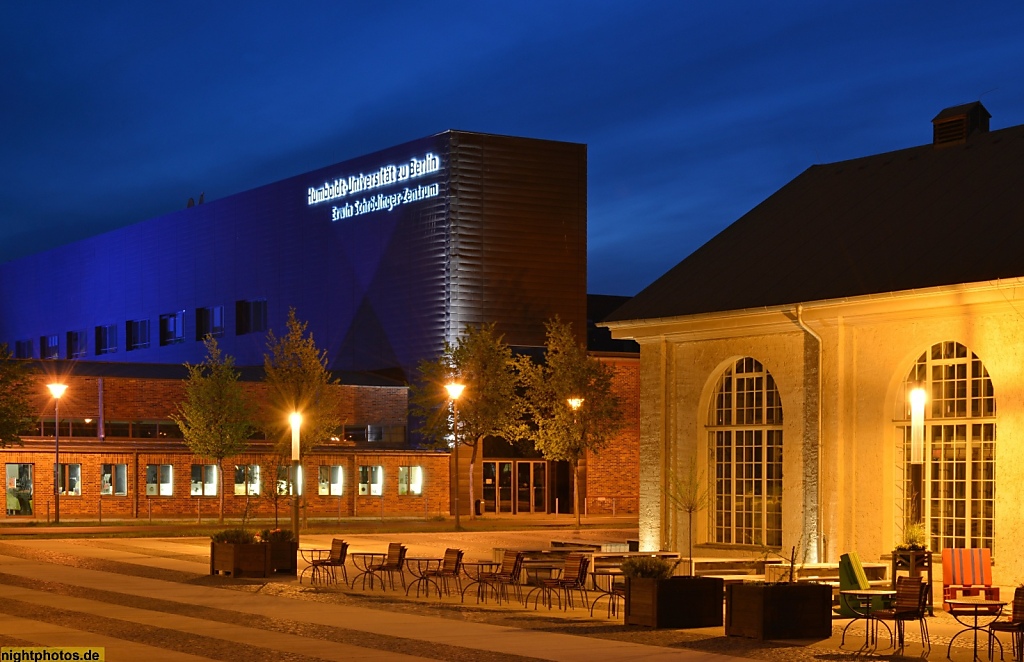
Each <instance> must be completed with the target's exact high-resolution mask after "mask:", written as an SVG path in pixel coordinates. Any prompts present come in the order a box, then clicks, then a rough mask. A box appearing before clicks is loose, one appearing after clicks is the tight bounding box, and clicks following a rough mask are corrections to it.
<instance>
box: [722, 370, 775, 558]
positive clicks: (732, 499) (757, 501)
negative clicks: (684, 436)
mask: <svg viewBox="0 0 1024 662" xmlns="http://www.w3.org/2000/svg"><path fill="white" fill-rule="evenodd" d="M707 429H708V450H709V453H710V456H711V457H710V474H711V476H713V479H712V484H711V490H712V495H713V501H712V508H711V513H710V515H711V523H710V529H711V531H712V536H711V537H712V540H714V542H719V543H732V544H737V545H767V546H769V547H781V546H782V400H781V398H779V390H778V389H777V388H776V387H775V380H774V379H772V376H771V375H770V374H769V373H768V371H767V370H765V369H764V366H762V365H761V364H760V363H759V362H758V361H756V360H754V359H752V358H750V357H745V358H742V359H740V360H738V361H736V363H735V364H733V365H732V366H730V367H729V368H728V369H726V371H725V372H724V373H723V374H722V376H721V377H720V378H719V380H718V386H717V387H716V388H715V395H714V397H713V398H712V399H711V407H710V411H709V413H708V425H707Z"/></svg>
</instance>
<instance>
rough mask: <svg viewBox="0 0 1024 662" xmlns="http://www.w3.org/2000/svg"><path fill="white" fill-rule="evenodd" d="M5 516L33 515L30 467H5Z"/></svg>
mask: <svg viewBox="0 0 1024 662" xmlns="http://www.w3.org/2000/svg"><path fill="white" fill-rule="evenodd" d="M7 514H8V515H9V516H19V515H23V516H31V515H33V514H34V501H33V486H32V465H31V464H8V465H7Z"/></svg>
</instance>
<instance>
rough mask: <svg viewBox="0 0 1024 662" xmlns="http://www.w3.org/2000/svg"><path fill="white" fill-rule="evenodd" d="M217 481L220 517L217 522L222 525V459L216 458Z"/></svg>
mask: <svg viewBox="0 0 1024 662" xmlns="http://www.w3.org/2000/svg"><path fill="white" fill-rule="evenodd" d="M217 480H219V481H220V485H219V488H220V490H219V492H220V517H219V518H218V519H217V521H218V522H219V523H221V524H223V523H224V458H222V457H220V458H217Z"/></svg>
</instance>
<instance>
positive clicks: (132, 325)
mask: <svg viewBox="0 0 1024 662" xmlns="http://www.w3.org/2000/svg"><path fill="white" fill-rule="evenodd" d="M125 340H126V341H127V344H128V351H129V352H130V351H132V350H133V349H146V348H147V347H149V320H131V321H129V322H128V323H127V324H126V325H125Z"/></svg>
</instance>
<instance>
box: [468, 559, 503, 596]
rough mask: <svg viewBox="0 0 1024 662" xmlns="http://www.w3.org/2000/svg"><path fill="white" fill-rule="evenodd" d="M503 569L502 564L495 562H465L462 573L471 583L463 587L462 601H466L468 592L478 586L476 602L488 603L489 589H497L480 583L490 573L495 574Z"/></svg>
mask: <svg viewBox="0 0 1024 662" xmlns="http://www.w3.org/2000/svg"><path fill="white" fill-rule="evenodd" d="M500 567H501V564H500V563H497V562H495V561H463V562H462V572H463V574H465V575H466V577H468V578H469V583H468V584H466V585H465V586H463V587H462V601H463V602H465V601H466V591H468V590H469V587H470V586H472V585H473V584H476V601H477V602H478V603H479V602H486V601H487V589H491V590H495V588H494V587H493V586H491V585H489V584H487V583H486V582H482V581H480V577H481V576H482V575H485V574H487V573H489V572H494V571H496V570H497V569H498V568H500Z"/></svg>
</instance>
